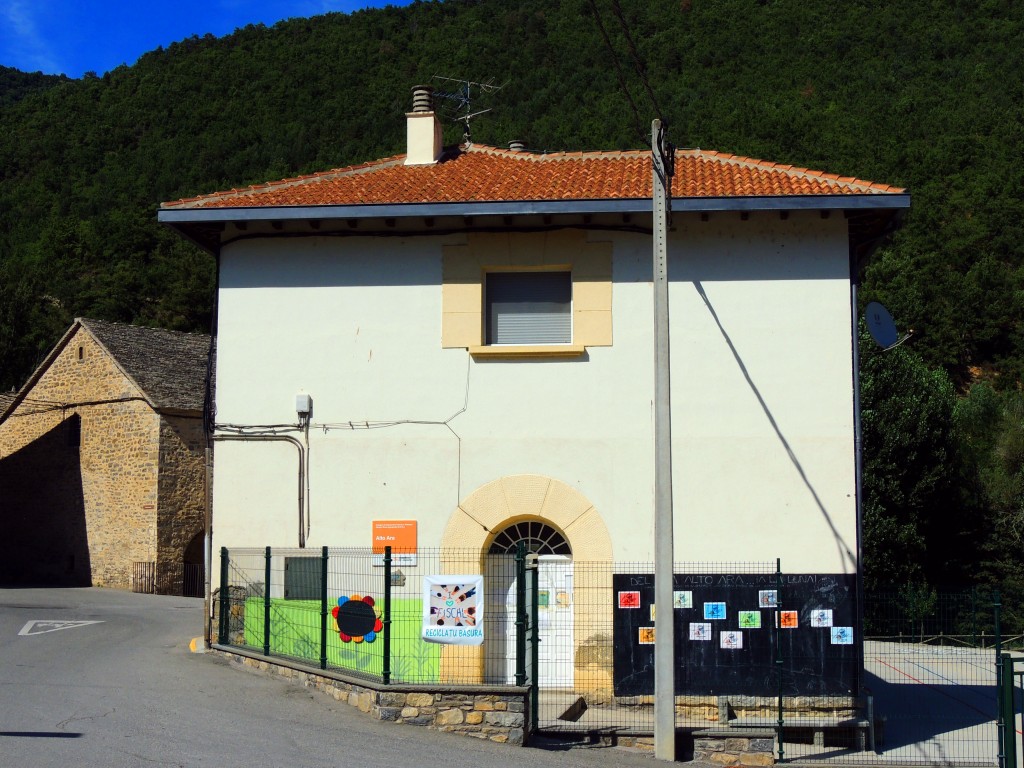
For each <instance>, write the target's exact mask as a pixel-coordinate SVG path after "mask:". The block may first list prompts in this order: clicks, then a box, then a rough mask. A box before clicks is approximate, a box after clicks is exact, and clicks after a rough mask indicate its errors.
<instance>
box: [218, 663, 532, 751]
mask: <svg viewBox="0 0 1024 768" xmlns="http://www.w3.org/2000/svg"><path fill="white" fill-rule="evenodd" d="M214 650H215V652H216V653H220V654H221V655H223V656H225V657H227V658H228V659H230V660H231V661H232V662H233V663H236V664H240V665H243V666H245V667H248V668H249V669H254V670H258V671H259V672H263V673H266V674H276V675H280V676H281V677H285V678H288V679H290V680H293V681H295V682H296V683H298V684H300V685H302V686H304V687H306V688H315V689H316V690H318V691H320V692H321V693H324V694H326V695H328V696H331V697H332V698H333V699H334V700H335V701H344V702H347V703H348V704H349V705H350V706H353V707H355V708H356V709H358V710H359V711H360V712H365V713H366V714H368V715H370V716H371V717H373V718H376V719H377V720H383V721H388V722H394V723H403V724H405V725H419V726H425V727H427V728H433V729H435V730H438V731H446V732H449V733H457V734H459V735H462V736H472V737H474V738H477V739H487V740H489V741H494V742H498V743H501V744H513V745H522V743H523V738H524V733H525V726H526V704H527V694H526V691H525V690H524V689H518V688H517V689H514V690H495V689H485V688H479V689H477V688H470V687H460V688H453V687H442V686H438V687H437V688H435V689H430V688H429V687H427V686H422V685H418V686H415V688H410V687H405V686H390V685H387V686H385V685H380V686H375V685H373V684H371V683H356V682H353V681H352V680H351V679H346V678H344V677H343V676H341V675H336V674H332V673H329V672H318V671H313V670H311V669H309V668H307V667H304V666H303V665H299V664H291V663H289V662H286V661H283V660H281V659H274V660H273V661H265V660H263V659H261V658H255V657H251V656H247V655H244V654H240V653H237V652H234V651H227V650H223V649H220V648H216V649H214Z"/></svg>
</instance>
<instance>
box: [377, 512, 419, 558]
mask: <svg viewBox="0 0 1024 768" xmlns="http://www.w3.org/2000/svg"><path fill="white" fill-rule="evenodd" d="M384 547H391V563H392V565H416V521H415V520H374V521H373V562H374V565H383V564H384Z"/></svg>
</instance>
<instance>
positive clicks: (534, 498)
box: [441, 475, 612, 695]
mask: <svg viewBox="0 0 1024 768" xmlns="http://www.w3.org/2000/svg"><path fill="white" fill-rule="evenodd" d="M534 525H538V526H546V528H535V527H532V526H534ZM517 526H518V527H517ZM524 526H525V527H524ZM548 529H550V530H553V531H555V532H557V533H558V535H559V537H560V538H561V541H558V539H556V538H554V537H553V536H552V535H551V533H550V532H549V531H548ZM521 537H522V538H524V539H526V540H533V541H536V542H538V543H546V545H547V546H549V547H550V549H551V551H550V553H549V554H545V555H540V556H542V557H558V558H561V559H562V562H563V563H564V564H566V566H567V567H568V568H571V569H572V570H571V571H565V570H563V572H562V573H561V574H559V573H557V572H556V566H555V565H554V562H555V561H554V560H553V561H552V565H551V566H546V569H547V568H548V567H550V568H551V571H552V574H551V575H552V578H551V579H550V580H549V586H548V589H549V593H548V600H549V605H550V603H551V602H556V601H557V600H558V592H559V591H563V592H566V593H567V594H566V595H565V597H563V600H564V601H566V602H568V611H569V613H570V614H571V616H572V625H571V627H572V628H571V630H570V631H569V632H568V636H569V639H568V648H566V643H565V641H563V645H562V648H561V649H560V651H559V653H566V656H565V658H559V659H558V661H557V662H556V663H557V665H560V666H564V667H565V669H566V670H567V671H568V673H569V674H570V675H572V679H573V683H572V687H573V688H574V689H575V690H576V691H577V692H601V693H602V695H604V693H607V695H611V694H610V692H611V681H612V669H611V658H612V633H611V624H612V597H611V590H612V583H611V562H612V541H611V536H610V535H609V534H608V528H607V526H606V525H605V523H604V520H603V518H602V517H601V514H600V513H599V512H598V510H597V509H596V508H595V507H594V505H593V503H592V502H591V501H590V500H589V499H588V498H587V497H586V496H584V495H583V494H582V493H581V492H580V491H579V490H577V489H576V488H574V487H573V486H571V485H568V484H567V483H563V482H561V481H559V480H556V479H554V478H551V477H545V476H543V475H510V476H506V477H501V478H498V479H497V480H493V481H491V482H489V483H486V484H485V485H482V486H480V487H479V488H477V489H476V490H475V491H473V492H472V493H471V494H469V495H468V496H466V497H465V498H464V499H463V500H462V501H461V502H460V504H459V506H458V507H457V508H456V509H455V511H454V512H452V514H451V516H450V517H449V518H448V523H447V525H446V527H445V532H444V535H443V536H442V539H441V542H442V547H444V548H445V550H446V551H448V552H450V553H452V554H451V555H450V562H446V564H445V567H446V569H447V572H449V573H474V572H476V573H484V574H485V576H486V573H487V570H488V566H487V561H488V559H491V558H502V557H504V558H509V559H510V560H511V559H512V558H513V555H509V554H504V555H502V554H494V555H492V554H489V553H490V551H491V547H492V545H494V546H496V547H497V548H498V549H499V550H500V548H501V547H503V546H504V547H508V546H510V545H512V544H514V543H515V542H517V541H518V540H519V538H521ZM473 552H475V553H477V554H476V555H472V554H471V553H473ZM461 553H465V555H463V554H461ZM538 554H540V553H539V552H538ZM566 561H568V562H566ZM492 567H493V566H492ZM563 567H565V566H563ZM477 568H482V569H483V570H480V571H477V570H476V569H477ZM513 572H514V571H513ZM569 573H571V574H572V580H571V582H572V583H571V585H570V586H571V589H568V590H567V589H566V588H565V587H566V582H565V576H566V575H569ZM559 582H560V584H561V586H559ZM510 586H511V581H505V583H504V585H498V584H495V585H488V587H487V592H488V595H489V596H490V595H493V597H494V599H495V600H496V602H490V605H491V606H493V607H494V608H497V607H504V604H505V602H506V601H507V599H508V588H509V587H510ZM495 592H498V593H500V594H497V595H494V593H495ZM569 592H572V597H571V599H570V598H569V597H568V593H569ZM495 612H500V613H502V614H504V613H505V612H504V611H495ZM492 615H493V614H492ZM538 618H539V617H538ZM538 623H539V622H538ZM493 629H494V631H492V632H491V633H490V635H489V637H488V638H485V640H484V643H485V645H486V646H488V647H487V648H486V649H480V650H486V655H485V654H484V653H479V654H478V655H476V656H472V655H471V653H468V652H466V651H463V650H459V649H456V648H455V647H452V648H446V649H445V652H444V653H442V657H441V663H442V675H443V674H444V673H445V672H444V671H445V669H446V668H447V667H448V665H450V666H451V669H452V674H453V676H454V674H455V673H456V672H457V671H458V672H460V673H464V670H465V668H466V665H467V664H472V663H478V664H480V667H479V669H480V671H481V680H484V679H487V680H495V676H497V677H500V679H502V680H504V679H507V678H506V675H507V668H506V666H505V659H506V658H508V657H509V656H511V655H512V653H513V649H512V648H510V649H508V651H509V652H508V653H503V652H502V650H501V647H504V645H505V643H506V642H507V638H506V637H505V635H506V633H505V631H504V630H503V629H501V631H499V627H493ZM496 645H498V646H501V647H496ZM541 645H542V646H543V645H544V644H543V643H541ZM555 646H556V647H557V643H556V644H555ZM513 648H514V646H513ZM493 657H497V658H499V659H500V660H501V663H500V668H495V666H494V665H495V664H496V663H495V662H491V661H488V660H489V659H491V658H493ZM474 660H475V661H474ZM555 679H557V677H556V678H555Z"/></svg>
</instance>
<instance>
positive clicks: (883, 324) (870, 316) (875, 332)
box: [864, 301, 899, 349]
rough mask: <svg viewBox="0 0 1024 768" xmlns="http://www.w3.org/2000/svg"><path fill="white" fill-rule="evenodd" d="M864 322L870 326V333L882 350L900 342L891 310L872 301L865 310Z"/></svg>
mask: <svg viewBox="0 0 1024 768" xmlns="http://www.w3.org/2000/svg"><path fill="white" fill-rule="evenodd" d="M864 322H866V323H867V324H868V333H870V334H871V338H872V339H874V340H875V343H876V344H878V346H880V347H881V348H882V349H888V348H889V347H892V346H894V345H895V344H896V342H897V341H899V334H898V333H896V323H894V322H893V321H892V315H890V314H889V310H888V309H886V308H885V307H884V306H882V305H881V304H879V303H878V302H877V301H872V302H871V303H870V304H868V305H867V306H866V307H865V308H864Z"/></svg>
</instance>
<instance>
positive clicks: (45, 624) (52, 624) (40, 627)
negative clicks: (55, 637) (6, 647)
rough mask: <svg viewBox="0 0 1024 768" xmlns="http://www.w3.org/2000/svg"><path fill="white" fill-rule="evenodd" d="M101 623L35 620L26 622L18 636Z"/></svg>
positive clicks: (99, 622)
mask: <svg viewBox="0 0 1024 768" xmlns="http://www.w3.org/2000/svg"><path fill="white" fill-rule="evenodd" d="M102 623H103V622H102V621H64V620H63V619H59V620H57V621H45V620H35V621H30V622H28V623H27V624H26V625H25V626H24V627H22V628H21V632H19V633H18V634H19V635H41V634H43V633H45V632H59V631H60V630H62V629H75V628H76V627H84V626H86V625H88V624H102Z"/></svg>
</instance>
